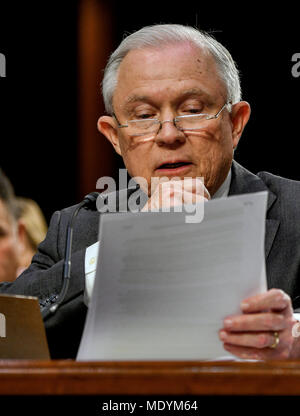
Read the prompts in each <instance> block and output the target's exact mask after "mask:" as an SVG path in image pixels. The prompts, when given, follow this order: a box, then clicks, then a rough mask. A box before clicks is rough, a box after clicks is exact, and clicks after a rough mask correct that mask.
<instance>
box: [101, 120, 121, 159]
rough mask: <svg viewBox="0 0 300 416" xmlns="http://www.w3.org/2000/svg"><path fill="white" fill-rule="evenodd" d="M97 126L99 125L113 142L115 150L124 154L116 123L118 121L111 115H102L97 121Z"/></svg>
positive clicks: (102, 131)
mask: <svg viewBox="0 0 300 416" xmlns="http://www.w3.org/2000/svg"><path fill="white" fill-rule="evenodd" d="M97 127H98V130H99V131H100V132H101V133H102V134H103V135H104V136H105V137H106V138H107V139H108V140H109V141H110V142H111V144H112V145H113V147H114V149H115V151H116V152H117V153H118V154H119V155H122V153H121V148H120V143H119V137H118V131H117V125H116V121H115V120H114V118H113V117H110V116H102V117H100V118H99V120H98V122H97Z"/></svg>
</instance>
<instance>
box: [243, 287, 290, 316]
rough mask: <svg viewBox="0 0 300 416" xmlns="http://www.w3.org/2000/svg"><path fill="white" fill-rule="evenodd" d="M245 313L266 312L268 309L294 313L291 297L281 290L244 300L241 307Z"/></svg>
mask: <svg viewBox="0 0 300 416" xmlns="http://www.w3.org/2000/svg"><path fill="white" fill-rule="evenodd" d="M240 307H241V309H242V311H243V312H245V313H253V312H260V311H265V310H268V309H272V310H277V311H282V310H284V309H287V310H288V311H289V312H291V313H292V312H293V310H292V304H291V299H290V297H289V296H288V295H287V294H286V293H285V292H284V291H283V290H280V289H271V290H268V291H267V292H264V293H260V294H258V295H255V296H252V297H250V298H247V299H244V300H243V302H242V303H241V305H240Z"/></svg>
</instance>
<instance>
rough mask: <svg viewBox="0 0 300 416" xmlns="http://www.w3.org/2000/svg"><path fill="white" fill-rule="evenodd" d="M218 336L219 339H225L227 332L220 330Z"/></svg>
mask: <svg viewBox="0 0 300 416" xmlns="http://www.w3.org/2000/svg"><path fill="white" fill-rule="evenodd" d="M220 338H221V339H225V338H227V333H226V332H225V331H221V332H220Z"/></svg>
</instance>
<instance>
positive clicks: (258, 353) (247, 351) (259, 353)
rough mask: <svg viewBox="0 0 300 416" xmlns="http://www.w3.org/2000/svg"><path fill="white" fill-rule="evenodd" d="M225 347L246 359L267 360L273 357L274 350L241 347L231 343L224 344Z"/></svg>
mask: <svg viewBox="0 0 300 416" xmlns="http://www.w3.org/2000/svg"><path fill="white" fill-rule="evenodd" d="M223 348H224V350H226V351H228V352H230V353H231V354H233V355H235V356H237V357H239V358H242V359H244V360H266V359H268V358H273V357H272V355H273V350H271V351H270V350H269V349H268V350H263V349H262V350H259V349H257V348H251V347H239V346H236V345H231V344H224V345H223Z"/></svg>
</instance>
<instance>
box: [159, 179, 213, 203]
mask: <svg viewBox="0 0 300 416" xmlns="http://www.w3.org/2000/svg"><path fill="white" fill-rule="evenodd" d="M166 179H167V178H162V181H161V182H160V184H159V187H157V188H156V191H159V190H161V191H162V192H165V191H166V192H172V191H173V190H177V191H181V192H182V193H184V192H192V193H195V194H199V195H201V196H204V197H205V198H207V199H210V194H209V192H208V190H207V188H206V187H205V185H204V183H203V180H202V179H201V178H200V177H196V178H184V179H180V178H179V177H174V178H172V179H171V180H166Z"/></svg>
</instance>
